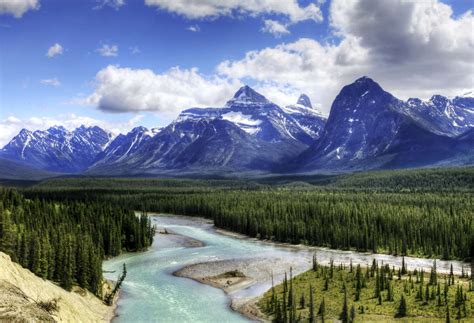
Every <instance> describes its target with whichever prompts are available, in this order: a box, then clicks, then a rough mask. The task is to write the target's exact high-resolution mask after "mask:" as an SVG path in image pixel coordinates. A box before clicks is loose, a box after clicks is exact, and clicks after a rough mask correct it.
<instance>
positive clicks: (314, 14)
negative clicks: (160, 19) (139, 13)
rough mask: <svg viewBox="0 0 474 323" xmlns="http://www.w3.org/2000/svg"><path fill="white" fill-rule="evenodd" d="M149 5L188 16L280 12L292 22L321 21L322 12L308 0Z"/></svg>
mask: <svg viewBox="0 0 474 323" xmlns="http://www.w3.org/2000/svg"><path fill="white" fill-rule="evenodd" d="M145 4H146V5H148V6H153V7H158V8H159V9H162V10H166V11H169V12H173V13H177V14H179V15H182V16H184V17H186V18H189V19H203V18H216V17H219V16H232V15H241V14H249V15H253V16H258V15H262V14H279V15H283V16H285V17H287V18H288V19H289V20H290V21H292V22H299V21H303V20H314V21H316V22H320V21H322V19H323V15H322V13H321V10H320V9H319V7H318V6H317V5H316V4H314V3H311V4H309V5H308V6H306V7H300V5H299V4H298V1H297V0H286V1H281V0H247V1H242V0H226V1H222V0H145Z"/></svg>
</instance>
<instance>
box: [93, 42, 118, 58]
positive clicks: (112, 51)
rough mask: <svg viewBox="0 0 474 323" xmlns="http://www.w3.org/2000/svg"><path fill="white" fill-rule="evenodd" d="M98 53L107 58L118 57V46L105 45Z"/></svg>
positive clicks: (98, 49)
mask: <svg viewBox="0 0 474 323" xmlns="http://www.w3.org/2000/svg"><path fill="white" fill-rule="evenodd" d="M96 51H97V52H98V53H99V54H100V55H101V56H105V57H117V56H118V46H117V45H108V44H103V45H102V47H100V48H97V49H96Z"/></svg>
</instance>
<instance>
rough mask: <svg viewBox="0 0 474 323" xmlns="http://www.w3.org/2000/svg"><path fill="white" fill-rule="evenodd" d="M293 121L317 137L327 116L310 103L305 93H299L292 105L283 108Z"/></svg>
mask: <svg viewBox="0 0 474 323" xmlns="http://www.w3.org/2000/svg"><path fill="white" fill-rule="evenodd" d="M283 111H285V112H286V113H287V114H288V115H291V116H292V117H293V119H294V121H295V122H296V123H297V124H298V125H299V126H300V127H301V128H302V129H304V130H305V131H306V133H308V134H309V135H311V137H312V138H315V139H317V138H319V137H320V136H321V133H322V131H323V129H324V125H325V124H326V121H327V117H325V116H323V114H322V113H321V112H320V111H318V110H317V109H315V108H313V106H312V105H311V100H310V99H309V97H308V96H307V95H306V94H301V95H300V97H299V98H298V101H297V103H296V104H294V105H289V106H286V107H284V108H283Z"/></svg>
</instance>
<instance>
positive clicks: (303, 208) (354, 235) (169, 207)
mask: <svg viewBox="0 0 474 323" xmlns="http://www.w3.org/2000/svg"><path fill="white" fill-rule="evenodd" d="M29 194H32V195H33V196H34V195H35V194H41V195H42V196H46V197H48V198H49V199H52V200H62V199H66V200H67V199H84V200H86V199H87V198H89V196H91V195H94V196H95V197H96V198H100V199H102V200H103V201H107V202H109V203H112V204H116V205H127V206H128V207H130V208H134V209H137V210H147V211H151V212H163V213H172V214H182V215H191V216H196V215H198V216H203V217H207V218H210V219H213V220H214V223H215V225H216V226H218V227H220V228H224V229H228V230H232V231H236V232H240V233H244V234H246V235H249V236H252V237H257V238H260V239H270V240H275V241H281V242H289V243H294V244H297V243H304V244H309V245H315V246H325V247H330V248H334V249H355V250H358V251H372V252H387V253H390V254H399V255H424V256H430V257H442V258H444V259H452V258H461V259H466V258H469V257H472V256H473V248H474V246H473V244H474V242H473V241H474V215H473V211H472V210H474V199H473V197H472V194H470V193H463V192H457V193H422V192H417V193H416V192H413V193H410V194H407V193H381V192H375V191H374V192H361V191H358V192H345V191H331V190H295V189H281V188H280V189H266V190H262V189H259V190H228V191H222V190H214V191H199V190H195V191H187V190H185V191H180V190H176V189H174V190H163V191H162V192H156V191H155V192H126V193H122V194H120V193H118V192H114V193H110V192H107V191H77V190H75V191H69V192H67V191H62V192H58V191H49V192H41V193H38V192H36V193H32V192H29Z"/></svg>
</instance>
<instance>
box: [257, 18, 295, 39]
mask: <svg viewBox="0 0 474 323" xmlns="http://www.w3.org/2000/svg"><path fill="white" fill-rule="evenodd" d="M261 31H262V32H265V33H269V34H272V35H273V36H275V37H277V38H278V37H281V36H282V35H284V34H289V33H290V31H289V30H288V28H287V26H286V25H284V24H282V23H280V22H278V21H276V20H272V19H266V20H265V21H264V26H263V27H262V29H261Z"/></svg>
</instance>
